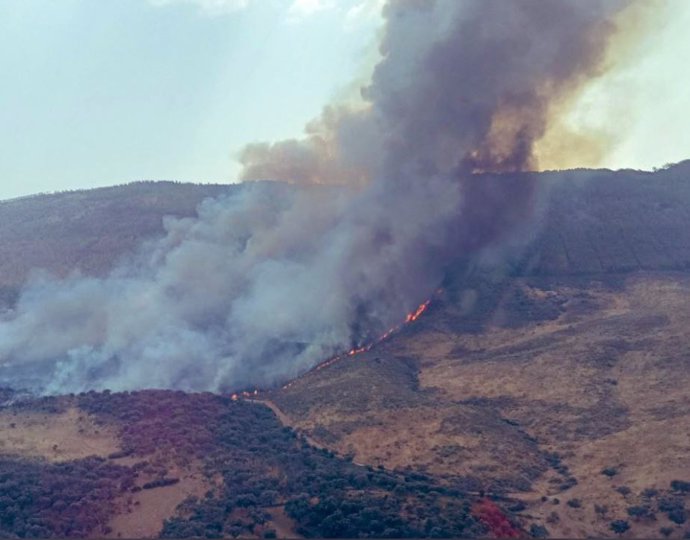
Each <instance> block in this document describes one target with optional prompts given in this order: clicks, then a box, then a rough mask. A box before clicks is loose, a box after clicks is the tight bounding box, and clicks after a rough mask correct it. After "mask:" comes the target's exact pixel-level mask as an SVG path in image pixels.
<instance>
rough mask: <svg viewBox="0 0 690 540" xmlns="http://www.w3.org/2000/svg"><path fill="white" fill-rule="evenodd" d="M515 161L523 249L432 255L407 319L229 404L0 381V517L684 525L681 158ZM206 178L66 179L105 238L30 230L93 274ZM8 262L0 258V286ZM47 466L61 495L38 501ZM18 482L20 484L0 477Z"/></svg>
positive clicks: (687, 310)
mask: <svg viewBox="0 0 690 540" xmlns="http://www.w3.org/2000/svg"><path fill="white" fill-rule="evenodd" d="M538 178H539V182H540V186H541V189H540V198H539V200H538V208H537V210H538V212H537V220H536V224H535V226H534V227H532V228H531V229H530V231H531V234H532V238H531V241H530V243H529V245H528V246H527V248H526V249H525V250H522V251H520V252H519V254H518V255H517V256H515V255H514V256H513V257H512V258H511V260H510V261H509V262H508V263H507V264H505V265H493V266H491V267H486V266H481V265H467V266H466V267H462V268H456V269H454V270H453V271H452V272H449V274H448V276H447V279H446V282H445V283H444V285H443V288H442V290H440V291H439V292H438V293H437V294H436V295H435V296H434V297H433V298H432V299H431V303H430V305H429V308H428V309H427V310H426V311H425V312H424V313H423V315H422V316H421V317H420V318H419V319H418V320H417V321H415V322H413V323H411V324H409V325H407V326H405V327H404V328H403V329H402V330H401V331H400V332H399V333H397V334H395V335H393V336H392V337H390V338H389V339H387V340H385V341H384V342H382V343H380V344H379V345H377V346H375V347H374V348H372V349H371V350H370V351H368V352H365V353H362V354H358V355H356V356H354V357H348V358H345V359H343V360H340V361H337V362H334V363H330V364H328V365H324V366H323V367H321V368H320V369H314V370H312V371H311V372H309V373H307V374H305V375H303V376H302V377H300V378H298V379H296V380H294V381H292V382H291V383H290V384H289V385H286V386H285V388H283V389H273V390H268V391H261V392H259V394H258V395H257V396H252V397H251V398H250V399H240V400H238V401H233V400H231V399H229V398H226V397H220V396H212V395H210V394H192V395H186V394H182V393H180V392H137V393H131V394H109V393H103V394H94V393H89V394H83V395H79V396H72V397H69V396H67V397H61V398H49V399H48V398H46V399H43V400H39V401H31V400H29V401H23V399H22V396H16V395H14V394H13V393H12V392H11V391H6V392H5V396H4V397H3V396H0V403H4V406H3V407H2V408H0V431H1V432H2V437H1V438H0V439H1V440H2V443H0V454H2V456H3V457H2V459H1V460H0V471H2V472H0V480H1V481H2V482H5V485H7V482H9V483H10V487H12V489H8V490H7V491H8V492H10V491H11V492H12V493H15V492H16V493H18V494H19V495H18V497H15V498H13V499H12V500H8V499H2V498H0V536H3V535H4V534H5V533H7V532H12V533H13V534H19V531H20V530H21V531H23V532H22V534H23V535H28V536H45V535H48V534H56V535H58V536H60V535H63V536H64V535H79V534H82V535H85V534H108V535H110V536H115V537H116V536H118V534H119V535H121V536H122V537H127V536H141V535H149V536H155V535H157V534H158V533H159V532H162V534H163V535H164V536H166V535H167V536H180V535H198V536H207V537H214V536H221V535H231V536H245V535H246V536H254V537H257V536H272V535H273V534H274V533H275V534H277V535H278V536H294V535H304V536H350V537H352V536H357V535H360V534H362V535H370V536H420V535H423V536H458V535H470V536H471V535H486V534H493V535H499V536H501V535H503V536H505V535H511V534H517V533H518V529H520V530H522V531H524V532H527V533H529V534H531V535H532V536H546V535H548V536H551V537H584V536H615V535H616V532H622V536H623V537H649V536H652V537H658V536H670V537H671V538H682V537H684V536H685V535H687V534H688V532H689V531H690V525H689V524H688V522H687V515H686V514H687V507H688V505H689V504H690V503H689V501H688V497H690V483H689V482H690V473H689V472H688V471H690V398H689V397H688V392H687V388H688V386H689V384H690V369H689V368H690V366H689V365H688V358H690V354H689V352H690V339H688V337H687V331H686V329H687V327H688V324H690V305H688V302H687V298H688V295H689V293H690V273H688V272H687V269H688V267H689V266H688V265H689V263H690V165H689V164H688V162H685V163H682V164H679V165H677V166H675V167H671V168H668V169H665V170H662V171H658V172H656V173H641V172H634V171H622V172H615V173H614V172H611V171H572V172H568V173H543V174H541V175H539V177H538ZM480 180H481V179H477V181H480ZM213 189H218V190H220V191H222V190H224V189H228V188H223V187H222V186H216V187H209V186H204V187H203V188H201V187H199V188H197V187H193V186H186V185H180V184H162V185H159V184H137V185H133V186H125V187H122V188H113V191H111V192H108V191H107V190H97V191H94V192H83V193H80V194H79V197H80V198H79V201H81V202H80V203H79V204H81V205H83V206H84V207H85V208H87V209H88V211H84V214H83V215H84V216H87V217H88V220H90V221H89V223H94V224H95V223H96V222H98V227H100V229H94V231H88V234H92V235H93V238H97V237H98V236H99V233H98V232H97V231H107V234H105V236H104V238H105V239H104V240H103V241H102V242H100V241H99V242H95V243H93V244H92V246H93V247H94V249H93V250H91V248H89V249H88V250H86V251H88V252H89V253H91V251H93V254H94V255H93V257H91V256H89V257H81V258H80V257H79V256H77V255H76V254H77V253H78V249H77V248H78V246H79V245H80V242H81V241H82V239H83V236H80V235H82V234H87V232H85V231H82V230H81V229H80V227H81V225H77V224H72V225H70V223H71V220H70V218H69V214H70V212H67V211H65V213H64V214H61V215H62V216H63V218H62V219H61V220H56V221H55V223H54V226H53V227H52V229H51V234H54V235H55V236H56V238H57V237H59V238H60V239H61V242H63V245H64V247H60V250H58V251H57V253H63V249H64V253H65V254H70V255H69V256H67V255H65V257H64V258H62V257H55V258H53V259H51V258H44V259H41V260H42V261H44V262H45V264H44V265H43V266H45V267H47V268H48V269H50V270H51V271H54V272H57V273H61V272H66V271H68V269H69V268H70V267H71V266H70V265H76V266H81V268H82V270H83V271H84V272H86V273H98V272H104V271H106V270H107V268H108V264H111V262H112V261H114V260H116V259H117V257H118V256H119V255H120V254H121V253H125V252H126V251H127V250H131V249H134V246H135V244H136V240H135V238H136V239H139V238H144V237H147V236H151V235H156V234H159V233H160V231H161V230H162V229H161V228H160V223H158V224H156V223H155V220H156V217H155V216H159V217H160V216H162V215H164V214H173V215H190V214H191V213H192V212H193V206H194V204H196V202H194V201H198V200H200V199H201V198H203V197H204V196H206V194H207V192H206V190H213ZM129 190H131V195H132V196H131V197H130V195H129V194H128V191H129ZM136 193H141V195H140V196H135V194H136ZM144 193H145V194H144ZM67 195H70V194H66V195H65V196H67ZM91 197H93V201H100V202H98V203H96V202H93V203H92V202H90V201H91ZM167 197H172V201H176V202H170V201H167V199H166V198H167ZM68 200H69V199H68ZM116 201H119V202H117V203H116ZM147 201H148V202H147ZM164 201H167V202H164ZM193 202H194V204H192V203H193ZM27 203H30V204H31V205H33V206H32V207H33V208H34V211H35V213H36V214H35V215H37V216H44V215H47V214H48V213H49V212H48V210H47V209H48V208H54V210H53V212H54V213H55V215H57V214H60V212H62V210H61V208H62V203H58V202H57V199H54V198H53V197H50V196H47V197H40V198H35V199H28V200H26V201H14V202H9V203H0V223H9V222H11V220H12V219H13V220H14V221H19V218H18V216H19V215H20V214H21V213H20V212H19V211H18V210H17V209H16V208H15V209H14V210H12V211H13V212H14V214H12V212H10V211H9V210H8V208H10V207H12V205H17V204H27ZM74 204H77V203H74ZM118 204H120V206H117V205H118ZM41 205H44V206H45V208H46V209H45V210H42V206H41ZM51 205H53V206H51ZM99 205H100V206H99ZM103 208H105V209H107V210H108V212H109V213H107V218H105V217H102V216H103V215H104V214H103V213H102V212H103V210H102V209H103ZM115 209H118V210H115ZM139 213H141V214H142V215H141V216H140V217H132V218H131V219H130V223H128V224H127V225H121V224H120V225H114V224H112V225H111V220H114V221H117V220H118V219H119V216H122V215H132V216H134V215H138V214H139ZM7 216H14V217H7ZM87 217H84V218H83V219H87ZM137 219H140V220H141V223H148V224H149V225H148V227H149V228H146V227H145V226H144V225H142V226H141V227H140V228H137V227H136V226H135V225H133V224H132V223H136V222H137ZM158 219H159V218H158ZM37 223H38V225H36V226H37V227H39V226H40V227H44V228H45V227H48V225H46V224H45V222H44V221H41V220H37ZM80 223H82V222H80ZM32 226H33V225H32V222H31V221H30V220H28V219H27V220H26V221H25V222H24V227H25V228H24V229H23V230H20V231H19V232H16V231H17V230H18V229H15V233H14V234H15V236H11V235H9V236H7V237H5V236H3V238H2V241H0V251H2V250H8V251H2V252H3V253H15V255H13V256H12V257H14V264H15V266H16V267H19V265H18V261H19V258H18V256H17V255H16V253H17V252H11V251H10V248H9V247H6V246H5V244H7V245H8V246H11V245H18V244H13V242H19V240H16V239H18V238H24V240H23V241H24V242H25V244H23V246H24V248H23V249H24V250H26V251H31V252H34V249H35V248H34V247H33V244H31V242H32V238H36V239H40V240H36V242H37V244H36V245H37V246H39V247H40V246H42V245H43V244H42V243H41V242H42V241H43V238H42V237H41V234H40V232H39V229H36V231H35V232H34V231H33V229H32ZM71 226H74V227H77V229H79V230H80V231H81V232H74V233H72V232H70V231H71V229H70V228H69V227H71ZM94 226H95V225H94ZM119 227H122V228H119ZM41 230H45V229H41ZM124 231H128V232H126V233H125V232H124ZM133 231H135V232H133ZM20 233H21V234H20ZM21 235H23V236H21ZM6 238H9V239H10V240H6ZM106 245H107V246H110V249H105V248H104V247H105V246H106ZM96 248H99V249H100V248H104V249H102V250H101V251H99V250H98V249H96ZM36 250H37V251H40V249H39V248H36ZM70 257H73V258H70ZM3 260H4V259H3ZM86 261H91V262H88V264H87V262H86ZM96 261H100V262H99V263H98V264H97V263H96ZM7 264H9V263H7ZM21 265H23V266H22V268H24V269H25V270H24V271H23V272H24V273H23V274H22V272H20V271H18V270H12V268H14V267H15V266H12V267H10V266H8V267H7V268H8V270H4V268H5V267H2V268H0V279H2V280H6V281H4V282H5V283H7V285H6V286H7V287H10V288H13V289H12V290H15V289H14V288H15V287H16V286H17V283H18V282H19V281H21V277H22V276H23V275H26V269H28V266H30V264H28V263H25V262H24V261H21ZM89 265H91V266H89ZM13 271H14V272H15V273H14V274H13V273H12V272H13ZM8 290H9V289H8ZM154 441H155V443H154ZM91 456H96V457H91ZM36 478H41V479H42V480H41V482H38V484H36ZM99 479H100V480H99ZM65 482H67V483H68V484H69V485H70V486H73V489H74V493H73V496H72V495H70V496H71V497H72V498H71V499H69V500H65V502H64V504H65V505H66V508H68V509H70V510H69V511H67V512H66V511H64V508H63V506H62V505H61V504H57V502H56V501H55V500H54V493H55V492H56V491H57V490H58V487H57V486H62V485H64V484H65ZM34 484H36V486H35V487H32V488H31V489H33V490H38V491H32V493H33V494H32V496H31V497H24V496H23V495H22V493H24V492H23V491H21V490H18V491H17V490H15V488H16V486H33V485H34ZM27 489H28V487H27ZM51 494H53V495H51ZM190 497H191V498H190ZM106 501H107V502H106ZM32 505H33V506H32ZM36 505H39V506H36ZM56 505H57V506H56ZM18 508H19V509H21V512H20V511H19V510H17V509H18ZM367 508H373V513H367V511H366V509H367ZM10 515H20V516H25V517H24V518H21V519H19V518H15V519H14V521H11V520H9V518H8V516H10ZM29 516H41V519H43V521H40V520H39V521H37V520H36V519H29ZM334 516H335V517H334ZM22 519H23V521H22ZM626 525H627V527H628V530H627V531H625V532H623V529H625V527H626ZM3 527H4V528H3ZM22 527H23V528H22ZM614 531H616V532H614Z"/></svg>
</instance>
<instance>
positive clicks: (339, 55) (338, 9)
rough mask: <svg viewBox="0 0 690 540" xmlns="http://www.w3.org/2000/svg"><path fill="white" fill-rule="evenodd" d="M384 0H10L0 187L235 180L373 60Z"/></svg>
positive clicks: (1, 94)
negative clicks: (256, 146)
mask: <svg viewBox="0 0 690 540" xmlns="http://www.w3.org/2000/svg"><path fill="white" fill-rule="evenodd" d="M378 8H380V2H379V0H337V4H336V3H335V2H331V1H328V0H326V1H324V0H298V1H294V0H0V71H1V72H2V83H1V84H0V199H5V198H9V197H15V196H20V195H25V194H30V193H36V192H43V191H56V190H64V189H77V188H86V187H94V186H102V185H112V184H116V183H123V182H130V181H133V180H138V179H174V180H181V181H218V182H228V181H232V180H234V179H235V176H236V174H237V171H238V166H237V164H236V162H235V160H234V157H233V156H234V155H236V153H237V151H238V150H239V149H240V148H241V147H242V146H244V144H246V143H248V142H252V141H257V140H272V139H277V138H285V137H291V136H296V135H299V134H300V133H301V132H302V130H303V127H304V124H305V122H307V121H308V120H309V119H311V118H313V117H315V116H316V115H318V113H319V112H320V110H321V108H322V107H323V106H324V105H325V104H327V103H328V102H329V101H331V100H333V99H334V98H337V97H338V96H340V95H342V94H343V93H345V92H346V91H347V90H348V89H349V85H350V83H351V81H352V80H353V78H354V77H356V76H357V75H359V74H362V73H364V72H365V70H366V69H367V66H368V65H369V64H371V58H370V57H371V52H370V51H372V50H375V37H376V32H377V29H378V28H379V27H380V24H381V19H380V14H379V11H380V10H379V9H378Z"/></svg>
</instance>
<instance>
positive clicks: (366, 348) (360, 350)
mask: <svg viewBox="0 0 690 540" xmlns="http://www.w3.org/2000/svg"><path fill="white" fill-rule="evenodd" d="M442 292H443V289H437V290H436V294H437V295H438V294H441V293H442ZM430 304H431V299H429V300H427V301H426V302H424V303H423V304H420V305H419V307H418V308H417V309H415V310H414V311H413V312H412V313H408V314H407V316H406V317H405V321H404V322H403V323H401V324H399V325H397V326H394V327H393V328H389V329H388V330H386V332H384V333H383V334H382V335H381V336H380V337H379V338H378V339H376V340H374V341H373V342H371V343H369V344H368V345H363V346H361V347H356V348H353V349H350V350H349V351H347V352H346V353H342V354H339V355H338V356H334V357H333V358H329V359H328V360H324V361H323V362H321V363H320V364H317V365H316V366H314V368H313V369H312V371H319V370H321V369H324V368H327V367H328V366H332V365H333V364H335V363H336V362H337V361H338V360H342V359H343V358H346V357H348V356H356V355H358V354H361V353H364V352H368V351H370V350H371V349H372V348H373V347H374V346H375V345H378V344H379V343H381V342H382V341H384V340H386V339H388V338H389V337H390V336H392V335H393V334H394V333H395V332H397V331H398V330H400V329H401V328H402V327H403V326H404V325H406V324H409V323H412V322H415V321H416V320H417V319H419V317H421V316H422V314H423V313H424V312H425V311H426V310H427V308H428V307H429V305H430ZM294 383H295V381H294V380H293V381H290V382H288V383H286V384H284V385H283V386H282V389H283V390H287V389H288V388H290V387H291V386H292V385H293V384H294ZM258 394H259V391H258V390H254V391H253V392H240V393H239V394H232V396H231V398H232V400H233V401H237V400H238V399H239V398H240V397H243V398H248V397H252V396H256V395H258Z"/></svg>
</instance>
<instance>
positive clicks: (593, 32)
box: [0, 0, 624, 393]
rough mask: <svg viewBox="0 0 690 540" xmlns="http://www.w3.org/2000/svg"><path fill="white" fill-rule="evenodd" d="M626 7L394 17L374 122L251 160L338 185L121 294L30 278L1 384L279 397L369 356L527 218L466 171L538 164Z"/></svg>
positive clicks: (527, 198) (260, 174)
mask: <svg viewBox="0 0 690 540" xmlns="http://www.w3.org/2000/svg"><path fill="white" fill-rule="evenodd" d="M623 5H624V3H623V2H619V1H617V0H610V1H594V0H592V1H590V2H586V3H583V2H579V1H571V2H566V1H561V2H542V1H541V0H514V1H512V2H510V3H508V2H504V1H503V0H466V1H464V2H458V1H457V0H445V1H441V0H439V1H437V2H420V1H418V0H404V1H403V0H398V1H396V2H391V3H389V4H387V5H386V8H385V20H386V32H385V36H384V38H383V41H382V43H381V54H382V57H383V58H382V60H381V62H380V63H379V64H378V65H377V67H376V69H375V71H374V74H373V77H372V81H371V83H370V84H369V85H368V87H367V88H366V89H364V91H363V96H364V97H363V99H364V103H363V106H362V107H359V108H357V109H350V108H347V107H331V108H328V109H327V110H326V112H325V113H324V115H323V116H322V117H321V118H319V119H318V120H316V121H315V122H314V123H312V124H311V125H310V127H309V129H308V136H307V137H306V138H305V139H302V140H290V141H282V142H278V143H274V144H255V145H251V146H249V147H248V148H247V150H246V152H245V154H244V156H243V160H244V165H245V170H244V176H245V178H246V179H261V178H273V179H279V180H287V181H290V182H295V183H298V184H299V183H306V184H315V183H323V184H332V183H336V184H340V186H339V187H333V186H314V185H309V186H295V185H288V184H284V183H266V182H258V183H248V184H246V185H245V186H244V189H242V190H240V191H239V193H237V194H235V195H233V196H228V197H224V198H220V199H218V200H209V201H206V202H204V203H203V204H202V205H201V206H200V208H199V216H198V218H195V219H189V218H188V219H168V220H166V222H165V229H166V235H165V236H164V237H163V238H162V239H159V240H157V241H154V242H150V243H148V244H147V245H145V246H143V247H142V249H141V251H140V253H139V255H138V256H137V257H135V258H134V259H133V260H130V261H128V262H126V263H123V264H122V265H121V266H120V267H118V268H117V269H116V270H114V271H113V273H112V274H111V275H110V276H108V277H106V278H103V279H97V278H85V277H80V276H74V277H71V278H69V279H66V280H55V279H50V278H47V277H45V276H43V277H37V278H35V279H34V280H33V281H32V282H31V283H29V284H28V285H27V287H26V289H25V290H24V292H23V294H22V295H21V297H20V299H19V301H18V303H17V305H16V306H15V308H14V310H13V311H12V312H10V313H8V314H6V316H5V317H4V320H3V321H1V322H0V385H2V384H7V385H10V386H14V387H27V388H30V389H33V390H37V391H42V392H50V393H61V392H76V391H81V390H86V389H104V388H110V389H113V390H128V389H137V388H147V387H159V388H180V389H184V390H228V389H238V388H243V387H248V386H254V385H258V386H265V385H271V384H274V383H276V382H282V381H284V380H286V379H288V378H290V377H294V376H296V375H298V374H300V373H302V372H304V371H305V370H307V369H309V368H310V367H312V366H313V365H314V364H315V363H317V362H318V361H319V360H322V359H324V358H327V357H329V356H331V355H333V354H335V353H339V352H342V351H344V350H348V349H350V348H352V347H357V346H359V345H362V344H365V343H368V342H370V341H371V340H372V339H374V338H376V337H378V336H379V335H380V334H381V333H383V332H384V331H385V330H387V329H388V328H389V327H390V326H393V325H395V324H397V323H399V322H400V321H401V320H403V319H404V317H405V315H406V314H407V313H408V312H410V311H411V310H413V309H414V308H415V307H416V306H417V305H419V304H420V303H421V302H422V301H424V300H425V299H426V298H428V296H429V295H430V294H431V293H432V291H433V290H434V289H435V288H436V287H437V286H438V284H439V282H440V281H441V279H442V278H443V275H444V272H445V271H446V269H447V267H448V266H449V265H453V264H455V263H456V262H457V261H458V260H459V259H463V258H466V257H470V256H476V255H477V254H478V253H481V252H482V250H485V249H487V248H491V249H492V250H493V251H494V252H495V250H496V247H497V246H500V245H501V243H502V242H504V241H505V240H506V239H507V238H508V237H510V236H511V235H512V234H513V233H514V232H515V231H516V230H519V228H520V225H521V224H523V223H524V222H526V221H528V220H529V217H530V216H531V212H532V208H533V194H534V193H533V192H534V181H533V179H532V178H531V177H530V175H520V176H514V177H500V176H499V177H492V176H483V177H475V178H473V177H472V176H471V175H470V174H469V171H470V170H471V169H472V168H473V167H476V166H481V167H485V168H489V169H491V168H497V169H502V170H512V171H519V170H523V169H525V168H527V167H528V166H529V163H530V161H529V160H530V157H531V150H532V146H533V144H534V141H535V140H536V139H538V138H539V136H540V135H541V134H543V131H544V128H545V123H546V115H547V112H548V101H549V99H550V97H551V96H552V95H556V96H558V95H559V93H560V92H562V91H565V90H566V89H567V88H568V87H569V85H571V84H573V82H576V81H578V80H580V79H581V78H582V77H587V76H588V74H589V73H591V72H592V71H594V70H596V68H597V67H598V61H599V59H600V57H601V54H602V52H603V49H604V48H605V44H606V40H605V37H606V33H607V32H608V30H609V28H610V26H609V25H607V24H606V23H607V20H608V18H609V17H610V16H611V15H612V14H614V13H615V12H616V11H617V10H618V9H620V7H621V6H623ZM545 89H548V91H545ZM506 111H507V112H506ZM499 120H500V121H499ZM497 125H499V126H501V129H500V130H498V131H497V128H496V126H497Z"/></svg>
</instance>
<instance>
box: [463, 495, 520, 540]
mask: <svg viewBox="0 0 690 540" xmlns="http://www.w3.org/2000/svg"><path fill="white" fill-rule="evenodd" d="M472 515H473V516H474V517H476V518H477V519H478V520H479V521H481V522H482V523H483V524H484V525H486V526H487V527H488V528H489V531H490V533H491V536H493V537H494V538H521V537H523V536H525V535H524V534H523V533H522V532H521V531H520V529H518V528H517V527H516V526H515V525H513V524H512V523H511V522H510V520H509V519H508V518H507V517H506V515H505V514H504V513H503V511H502V510H501V509H500V508H499V507H498V506H497V505H496V504H495V503H494V502H492V501H490V500H489V499H481V500H480V501H479V502H477V503H476V504H475V505H474V506H473V507H472Z"/></svg>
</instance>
